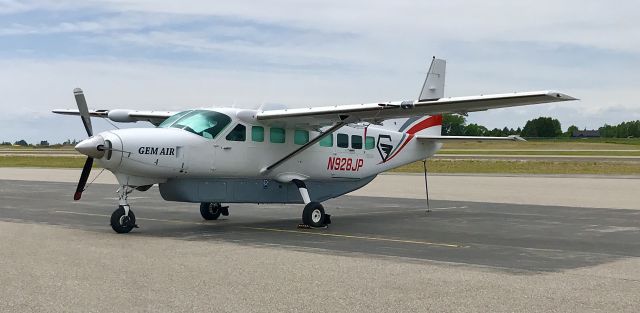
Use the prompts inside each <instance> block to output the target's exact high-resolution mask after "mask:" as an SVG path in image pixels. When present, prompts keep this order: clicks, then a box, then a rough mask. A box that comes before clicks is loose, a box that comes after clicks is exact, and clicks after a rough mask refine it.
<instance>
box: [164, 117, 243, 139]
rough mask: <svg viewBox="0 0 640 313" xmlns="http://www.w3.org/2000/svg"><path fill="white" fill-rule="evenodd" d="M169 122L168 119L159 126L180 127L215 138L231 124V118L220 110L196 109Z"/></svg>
mask: <svg viewBox="0 0 640 313" xmlns="http://www.w3.org/2000/svg"><path fill="white" fill-rule="evenodd" d="M167 122H168V120H167V121H165V122H164V123H162V124H160V126H159V127H172V128H179V129H183V130H186V131H188V132H191V133H194V134H196V135H200V136H202V137H205V138H208V139H214V138H216V136H217V135H218V134H219V133H220V132H221V131H222V130H223V129H224V128H225V127H226V126H227V125H229V123H230V122H231V118H230V117H229V116H227V115H225V114H222V113H220V112H215V111H207V110H195V111H191V112H187V113H186V114H184V115H183V116H181V117H179V118H178V119H177V120H176V121H175V122H173V123H167ZM165 123H166V124H165Z"/></svg>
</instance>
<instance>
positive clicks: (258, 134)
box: [251, 126, 264, 142]
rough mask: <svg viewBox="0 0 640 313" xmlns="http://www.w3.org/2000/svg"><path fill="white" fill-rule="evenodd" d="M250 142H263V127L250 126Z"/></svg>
mask: <svg viewBox="0 0 640 313" xmlns="http://www.w3.org/2000/svg"><path fill="white" fill-rule="evenodd" d="M251 140H253V141H257V142H263V141H264V127H262V126H252V127H251Z"/></svg>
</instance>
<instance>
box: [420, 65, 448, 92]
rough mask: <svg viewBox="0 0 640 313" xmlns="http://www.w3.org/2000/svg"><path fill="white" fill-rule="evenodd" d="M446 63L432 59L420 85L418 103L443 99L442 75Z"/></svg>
mask: <svg viewBox="0 0 640 313" xmlns="http://www.w3.org/2000/svg"><path fill="white" fill-rule="evenodd" d="M446 67H447V61H445V60H442V59H436V57H433V60H432V61H431V66H430V67H429V72H428V73H427V78H426V79H425V80H424V84H423V85H422V91H421V92H420V97H418V100H419V101H430V100H438V99H440V98H443V97H444V74H445V70H446Z"/></svg>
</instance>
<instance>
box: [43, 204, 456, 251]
mask: <svg viewBox="0 0 640 313" xmlns="http://www.w3.org/2000/svg"><path fill="white" fill-rule="evenodd" d="M55 213H62V214H75V215H86V216H99V217H110V215H106V214H95V213H84V212H71V211H55ZM136 220H143V221H155V222H166V223H178V224H192V225H210V224H209V223H198V222H188V221H179V220H163V219H156V218H144V217H140V218H138V217H136ZM239 228H243V229H251V230H261V231H271V232H281V233H293V234H305V235H317V236H327V237H336V238H349V239H360V240H371V241H387V242H398V243H409V244H418V245H427V246H436V247H446V248H466V247H468V246H464V245H458V244H449V243H438V242H429V241H416V240H403V239H392V238H381V237H369V236H356V235H345V234H333V233H319V232H313V231H299V230H288V229H279V228H264V227H249V226H239Z"/></svg>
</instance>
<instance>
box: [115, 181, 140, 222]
mask: <svg viewBox="0 0 640 313" xmlns="http://www.w3.org/2000/svg"><path fill="white" fill-rule="evenodd" d="M131 192H133V188H129V187H128V186H122V187H120V189H119V190H118V193H119V199H118V202H119V203H120V205H119V206H118V208H117V209H116V210H115V211H113V213H112V214H111V228H113V230H114V231H115V232H116V233H118V234H126V233H128V232H130V231H131V230H132V229H134V228H138V225H136V216H135V214H133V211H132V210H131V208H130V207H129V203H128V201H127V197H128V196H129V194H130V193H131Z"/></svg>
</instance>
